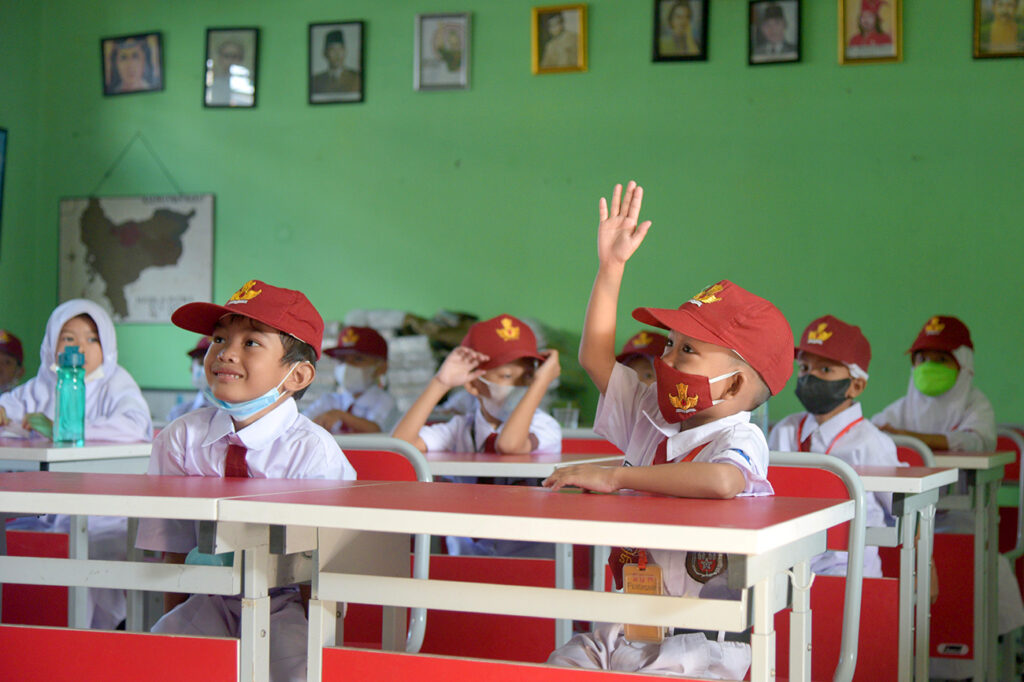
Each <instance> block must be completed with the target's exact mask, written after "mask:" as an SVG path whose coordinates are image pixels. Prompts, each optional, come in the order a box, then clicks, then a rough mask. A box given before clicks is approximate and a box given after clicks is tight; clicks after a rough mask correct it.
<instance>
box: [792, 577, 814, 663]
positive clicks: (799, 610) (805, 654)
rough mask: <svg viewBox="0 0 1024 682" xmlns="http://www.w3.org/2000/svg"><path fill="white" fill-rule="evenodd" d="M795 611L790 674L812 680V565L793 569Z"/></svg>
mask: <svg viewBox="0 0 1024 682" xmlns="http://www.w3.org/2000/svg"><path fill="white" fill-rule="evenodd" d="M791 582H792V586H793V603H792V607H793V610H792V612H791V613H790V614H789V633H790V635H789V674H790V677H792V678H793V679H794V680H809V679H811V583H812V582H814V579H813V577H812V576H811V564H810V562H809V561H801V562H800V563H798V564H797V565H796V566H794V567H793V577H792V580H791Z"/></svg>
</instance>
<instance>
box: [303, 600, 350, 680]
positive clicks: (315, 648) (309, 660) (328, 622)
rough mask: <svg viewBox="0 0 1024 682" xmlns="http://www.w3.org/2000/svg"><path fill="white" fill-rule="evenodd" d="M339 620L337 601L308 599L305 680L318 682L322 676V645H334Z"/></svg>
mask: <svg viewBox="0 0 1024 682" xmlns="http://www.w3.org/2000/svg"><path fill="white" fill-rule="evenodd" d="M315 596H316V595H315V593H314V597H315ZM339 622H341V618H339V614H338V604H337V602H333V601H321V600H319V599H316V598H313V599H310V600H309V639H308V640H307V648H306V682H320V679H321V678H322V676H323V667H324V647H328V646H334V643H335V641H336V640H335V637H336V625H337V623H339ZM342 627H344V625H342Z"/></svg>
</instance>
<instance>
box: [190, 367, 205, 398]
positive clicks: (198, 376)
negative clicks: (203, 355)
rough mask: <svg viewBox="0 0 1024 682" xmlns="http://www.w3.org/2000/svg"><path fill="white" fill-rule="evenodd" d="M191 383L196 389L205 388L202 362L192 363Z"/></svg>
mask: <svg viewBox="0 0 1024 682" xmlns="http://www.w3.org/2000/svg"><path fill="white" fill-rule="evenodd" d="M192 385H193V386H195V387H196V388H197V389H198V390H200V391H201V390H203V389H204V388H206V386H207V384H206V370H205V369H204V368H203V363H201V362H199V361H198V360H197V361H196V362H193V363H192Z"/></svg>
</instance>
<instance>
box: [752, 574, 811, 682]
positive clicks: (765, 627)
mask: <svg viewBox="0 0 1024 682" xmlns="http://www.w3.org/2000/svg"><path fill="white" fill-rule="evenodd" d="M774 589H775V585H774V581H773V580H772V579H771V578H765V579H764V580H759V581H758V582H757V583H756V584H755V585H754V586H753V588H751V590H752V593H753V598H752V600H753V607H754V632H753V634H751V636H750V649H751V660H750V680H751V682H770V681H771V680H774V679H775V614H774V613H772V604H773V603H774V601H775V600H774V598H773V595H772V592H773V591H774ZM808 619H810V615H808ZM790 634H791V636H792V633H790ZM806 672H808V673H809V672H810V670H807V671H806ZM792 679H794V680H795V679H798V678H797V677H796V676H795V675H794V676H792ZM803 679H804V680H805V682H806V681H807V680H810V675H808V676H807V677H804V678H803Z"/></svg>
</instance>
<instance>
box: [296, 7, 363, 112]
mask: <svg viewBox="0 0 1024 682" xmlns="http://www.w3.org/2000/svg"><path fill="white" fill-rule="evenodd" d="M365 28H366V25H365V23H364V22H362V21H335V22H330V23H320V24H310V25H309V70H308V75H309V78H308V83H309V103H310V104H353V103H356V102H362V101H364V99H365V96H364V95H365V90H364V84H365V82H366V60H365V59H364V56H365V52H366V50H365V42H366V41H365V40H364V37H365V35H366V32H365Z"/></svg>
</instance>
